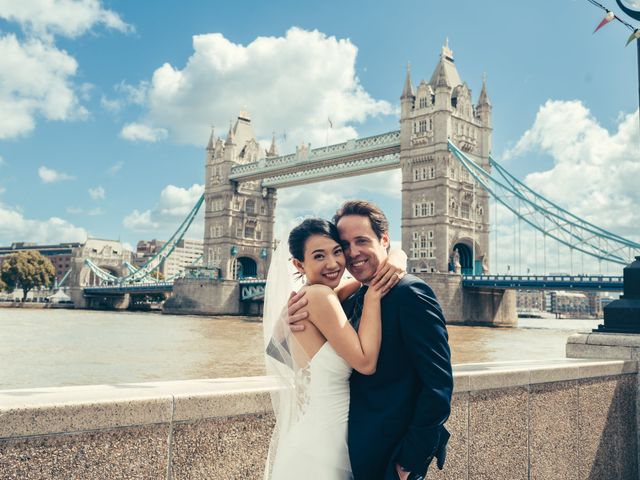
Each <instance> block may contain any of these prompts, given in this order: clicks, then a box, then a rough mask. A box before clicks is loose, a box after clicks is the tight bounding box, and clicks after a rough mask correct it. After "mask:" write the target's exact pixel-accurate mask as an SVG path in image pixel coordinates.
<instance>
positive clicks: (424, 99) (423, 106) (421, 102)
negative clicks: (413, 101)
mask: <svg viewBox="0 0 640 480" xmlns="http://www.w3.org/2000/svg"><path fill="white" fill-rule="evenodd" d="M426 107H427V99H426V97H422V98H421V99H420V108H426Z"/></svg>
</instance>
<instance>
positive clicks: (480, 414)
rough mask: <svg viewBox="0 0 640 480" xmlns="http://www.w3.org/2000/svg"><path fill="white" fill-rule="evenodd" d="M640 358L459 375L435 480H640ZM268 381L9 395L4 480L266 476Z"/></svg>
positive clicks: (1, 460)
mask: <svg viewBox="0 0 640 480" xmlns="http://www.w3.org/2000/svg"><path fill="white" fill-rule="evenodd" d="M637 370H638V367H637V362H635V361H622V360H614V361H590V360H558V361H550V362H520V363H518V362H515V363H513V362H512V363H509V364H501V363H493V364H487V363H485V364H475V365H474V364H469V365H460V366H456V367H455V368H454V379H455V392H454V399H453V410H452V414H451V417H450V419H449V422H448V424H447V426H448V428H449V429H450V431H451V432H452V439H451V443H450V448H449V454H448V459H447V465H446V468H445V470H444V471H438V470H437V469H435V468H433V469H431V470H430V471H429V475H428V476H427V478H428V479H455V480H476V479H492V480H500V479H505V480H530V479H531V480H533V479H540V480H543V479H544V480H549V479H572V480H582V479H584V480H587V479H589V480H595V479H635V478H638V463H637V451H638V445H637V420H636V419H637V416H636V414H637V412H636V396H637V387H638V384H637ZM273 388H274V383H273V381H272V380H270V379H269V378H268V377H251V378H239V379H216V380H194V381H184V382H159V383H142V384H129V385H112V386H106V385H103V386H88V387H64V388H40V389H32V390H5V391H0V479H1V480H9V479H20V480H22V479H25V480H30V479H38V480H49V479H65V480H66V479H82V480H93V479H104V478H110V479H128V480H129V479H174V480H175V479H185V480H186V479H188V480H200V479H203V480H204V479H207V480H211V479H224V480H229V479H245V478H261V475H262V471H263V466H264V461H265V457H266V453H267V449H268V444H269V439H270V435H271V430H272V428H273V417H272V415H271V414H270V410H271V402H270V398H269V392H270V391H271V390H272V389H273Z"/></svg>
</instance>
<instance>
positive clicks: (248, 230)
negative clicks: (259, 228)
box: [244, 225, 256, 238]
mask: <svg viewBox="0 0 640 480" xmlns="http://www.w3.org/2000/svg"><path fill="white" fill-rule="evenodd" d="M244 236H245V237H246V238H255V236H256V229H255V228H254V227H251V226H249V225H247V226H245V227H244Z"/></svg>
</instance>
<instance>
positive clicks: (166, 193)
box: [122, 184, 204, 238]
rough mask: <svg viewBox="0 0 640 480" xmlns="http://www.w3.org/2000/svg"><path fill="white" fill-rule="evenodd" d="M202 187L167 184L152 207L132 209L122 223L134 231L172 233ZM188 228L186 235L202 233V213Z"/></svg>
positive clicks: (188, 210) (195, 200)
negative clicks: (140, 209) (143, 209)
mask: <svg viewBox="0 0 640 480" xmlns="http://www.w3.org/2000/svg"><path fill="white" fill-rule="evenodd" d="M203 192H204V187H203V186H202V185H198V184H194V185H192V186H191V187H190V188H182V187H176V186H175V185H167V186H166V187H165V188H164V189H163V190H162V192H161V193H160V200H159V201H158V203H157V205H156V206H155V207H154V208H153V209H149V210H145V211H142V212H141V211H139V210H137V209H136V210H133V211H132V212H131V213H130V214H129V215H127V216H126V217H125V218H124V220H123V222H122V223H123V225H124V226H125V227H126V228H128V229H130V230H133V231H136V232H153V233H154V234H155V235H156V236H157V237H160V236H161V235H167V234H171V233H173V232H174V231H175V230H176V229H177V228H178V227H179V226H180V223H181V222H182V221H183V220H184V219H185V217H186V216H187V214H188V213H189V212H190V211H191V209H192V208H193V207H194V205H195V204H196V202H197V201H198V199H199V198H200V196H201V195H202V193H203ZM203 211H204V208H201V209H200V212H199V215H198V216H197V218H196V220H194V224H193V225H192V226H191V228H190V229H189V233H188V236H189V237H192V238H200V237H202V234H203V225H202V216H203V215H202V213H203Z"/></svg>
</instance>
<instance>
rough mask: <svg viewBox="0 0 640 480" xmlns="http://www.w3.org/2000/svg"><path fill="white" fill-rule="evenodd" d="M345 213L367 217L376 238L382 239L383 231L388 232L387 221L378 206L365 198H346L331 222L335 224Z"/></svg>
mask: <svg viewBox="0 0 640 480" xmlns="http://www.w3.org/2000/svg"><path fill="white" fill-rule="evenodd" d="M347 215H360V216H361V217H367V218H368V219H369V223H370V224H371V228H372V229H373V232H374V233H375V234H376V237H378V240H380V239H382V235H384V234H385V233H389V221H388V220H387V217H386V215H385V214H384V213H383V212H382V210H380V207H378V206H377V205H376V204H375V203H373V202H369V201H367V200H347V201H346V202H344V203H343V204H342V206H341V207H340V208H339V209H338V211H336V214H335V215H334V216H333V223H335V224H336V225H337V224H338V222H339V221H340V219H341V218H342V217H346V216H347Z"/></svg>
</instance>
